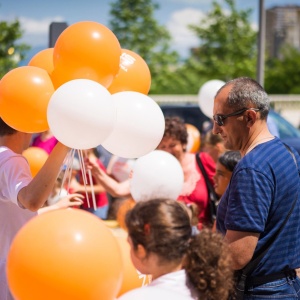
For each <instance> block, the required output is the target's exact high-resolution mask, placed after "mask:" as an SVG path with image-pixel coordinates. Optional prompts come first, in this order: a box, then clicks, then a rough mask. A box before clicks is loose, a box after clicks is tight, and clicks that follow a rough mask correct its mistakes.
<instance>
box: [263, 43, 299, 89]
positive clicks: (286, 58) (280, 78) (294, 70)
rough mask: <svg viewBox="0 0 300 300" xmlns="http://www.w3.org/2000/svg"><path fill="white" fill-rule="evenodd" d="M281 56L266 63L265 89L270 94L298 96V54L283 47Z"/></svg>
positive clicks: (290, 48) (294, 50)
mask: <svg viewBox="0 0 300 300" xmlns="http://www.w3.org/2000/svg"><path fill="white" fill-rule="evenodd" d="M281 54H282V55H281V58H269V59H268V60H267V62H266V68H265V70H266V75H265V88H266V90H267V91H268V93H270V94H300V86H299V82H300V72H299V70H300V52H299V50H297V49H296V48H294V47H292V46H285V47H283V48H282V51H281Z"/></svg>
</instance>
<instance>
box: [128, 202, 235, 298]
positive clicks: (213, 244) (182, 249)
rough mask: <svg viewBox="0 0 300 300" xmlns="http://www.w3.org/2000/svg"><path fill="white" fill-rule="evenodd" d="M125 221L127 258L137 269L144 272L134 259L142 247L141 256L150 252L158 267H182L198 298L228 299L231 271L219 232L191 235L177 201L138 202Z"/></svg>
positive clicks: (203, 231)
mask: <svg viewBox="0 0 300 300" xmlns="http://www.w3.org/2000/svg"><path fill="white" fill-rule="evenodd" d="M125 222H126V227H127V230H128V238H129V243H130V246H131V258H132V261H133V264H134V265H135V267H136V268H137V269H138V270H139V271H140V272H142V273H146V272H147V269H143V267H144V266H145V264H143V261H142V260H141V259H138V258H137V257H138V253H139V251H140V250H141V249H142V251H144V252H145V253H146V254H145V256H144V257H148V256H150V255H153V254H154V255H155V256H156V257H157V260H156V262H157V265H158V266H159V268H160V269H161V268H162V267H165V270H168V266H170V265H172V266H174V265H178V266H180V268H184V269H185V270H186V273H187V276H188V278H189V282H190V284H191V286H192V289H193V290H194V291H196V293H197V294H198V295H199V298H201V299H220V300H223V299H224V300H225V299H227V298H228V292H229V290H230V289H231V287H232V280H231V278H232V270H231V260H230V256H229V252H228V250H227V245H226V244H225V242H224V240H223V237H222V236H221V235H220V234H218V233H213V232H212V231H211V230H210V229H204V230H202V231H200V233H199V234H196V235H192V227H191V221H190V216H189V214H188V211H187V209H186V208H185V206H184V205H182V204H181V203H180V202H177V201H174V200H168V199H155V200H148V201H145V202H138V203H137V204H136V205H135V206H134V207H133V208H132V210H130V211H129V212H128V213H127V215H126V219H125ZM133 253H134V255H133ZM136 254H137V255H136ZM165 273H167V271H166V272H165ZM165 273H164V274H165ZM147 274H149V272H148V273H147ZM150 274H151V273H150Z"/></svg>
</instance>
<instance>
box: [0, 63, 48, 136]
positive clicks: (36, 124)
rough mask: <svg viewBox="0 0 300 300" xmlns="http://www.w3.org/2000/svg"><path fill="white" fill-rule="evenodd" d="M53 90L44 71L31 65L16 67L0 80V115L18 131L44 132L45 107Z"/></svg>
mask: <svg viewBox="0 0 300 300" xmlns="http://www.w3.org/2000/svg"><path fill="white" fill-rule="evenodd" d="M53 93H54V87H53V84H52V82H51V79H50V77H49V75H48V73H47V72H46V71H45V70H43V69H41V68H38V67H32V66H24V67H19V68H15V69H13V70H11V71H9V72H8V73H7V74H5V75H4V76H3V78H2V79H1V81H0V116H1V118H2V119H3V120H4V121H5V123H7V124H8V125H9V126H10V127H12V128H14V129H16V130H18V131H23V132H28V133H38V132H42V131H46V130H48V129H49V125H48V122H47V107H48V103H49V100H50V98H51V96H52V94H53Z"/></svg>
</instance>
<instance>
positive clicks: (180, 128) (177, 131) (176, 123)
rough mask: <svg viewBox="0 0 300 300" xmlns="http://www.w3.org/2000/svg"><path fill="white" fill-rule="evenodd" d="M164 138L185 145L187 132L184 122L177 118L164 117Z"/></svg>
mask: <svg viewBox="0 0 300 300" xmlns="http://www.w3.org/2000/svg"><path fill="white" fill-rule="evenodd" d="M164 137H172V138H175V139H176V140H179V141H180V142H181V144H182V145H186V144H187V142H188V132H187V128H186V126H185V123H184V120H183V119H181V118H180V117H177V116H172V117H165V132H164Z"/></svg>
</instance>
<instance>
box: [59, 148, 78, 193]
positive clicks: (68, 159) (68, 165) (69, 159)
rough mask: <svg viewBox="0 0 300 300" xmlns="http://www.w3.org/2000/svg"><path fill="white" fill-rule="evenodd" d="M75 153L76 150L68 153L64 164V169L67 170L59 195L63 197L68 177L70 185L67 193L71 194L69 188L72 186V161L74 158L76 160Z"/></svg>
mask: <svg viewBox="0 0 300 300" xmlns="http://www.w3.org/2000/svg"><path fill="white" fill-rule="evenodd" d="M74 153H75V150H74V149H71V151H69V152H68V155H67V156H66V158H65V161H64V163H63V168H65V173H64V176H63V180H62V183H61V187H60V191H59V195H61V192H62V188H63V186H64V185H65V181H66V179H67V177H68V175H69V183H68V186H67V193H68V194H69V186H70V180H71V173H70V169H71V165H72V161H73V158H74Z"/></svg>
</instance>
